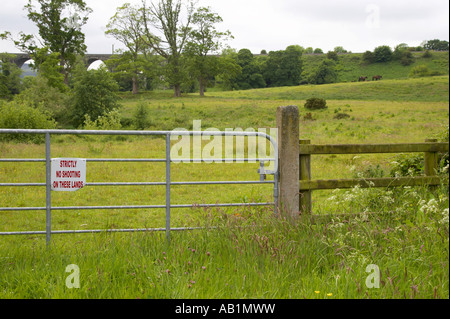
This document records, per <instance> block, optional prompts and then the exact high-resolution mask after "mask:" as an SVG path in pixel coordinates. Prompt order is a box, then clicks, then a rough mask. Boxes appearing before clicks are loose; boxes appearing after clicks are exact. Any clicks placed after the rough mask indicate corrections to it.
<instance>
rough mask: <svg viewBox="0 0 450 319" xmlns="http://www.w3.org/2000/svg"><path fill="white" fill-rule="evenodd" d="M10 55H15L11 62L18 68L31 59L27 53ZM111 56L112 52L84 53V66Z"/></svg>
mask: <svg viewBox="0 0 450 319" xmlns="http://www.w3.org/2000/svg"><path fill="white" fill-rule="evenodd" d="M11 55H14V56H15V57H14V58H13V59H12V62H14V63H15V64H16V65H17V66H18V67H19V68H21V67H22V66H23V64H24V63H25V62H27V61H28V60H30V59H31V56H30V55H29V54H28V53H11ZM111 56H112V54H85V55H84V60H85V63H86V66H90V65H91V64H92V63H93V62H95V61H97V60H100V61H103V62H105V61H106V60H108V59H110V58H111Z"/></svg>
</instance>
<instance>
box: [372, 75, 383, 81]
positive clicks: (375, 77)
mask: <svg viewBox="0 0 450 319" xmlns="http://www.w3.org/2000/svg"><path fill="white" fill-rule="evenodd" d="M381 78H382V76H381V75H375V76H373V77H372V81H378V80H381Z"/></svg>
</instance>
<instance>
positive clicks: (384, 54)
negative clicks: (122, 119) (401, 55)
mask: <svg viewBox="0 0 450 319" xmlns="http://www.w3.org/2000/svg"><path fill="white" fill-rule="evenodd" d="M392 54H393V52H392V49H391V48H390V47H389V46H387V45H382V46H379V47H377V48H375V50H374V51H373V55H374V62H389V61H391V60H392Z"/></svg>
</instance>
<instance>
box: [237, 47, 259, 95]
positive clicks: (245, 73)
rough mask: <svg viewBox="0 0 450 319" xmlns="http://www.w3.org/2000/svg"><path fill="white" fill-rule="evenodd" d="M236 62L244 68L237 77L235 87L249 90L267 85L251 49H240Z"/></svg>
mask: <svg viewBox="0 0 450 319" xmlns="http://www.w3.org/2000/svg"><path fill="white" fill-rule="evenodd" d="M236 62H237V64H238V65H239V66H240V67H241V68H242V72H241V73H240V74H239V75H238V76H237V77H236V78H235V80H234V85H233V88H235V89H239V90H248V89H256V88H263V87H265V86H266V83H265V81H264V77H263V76H262V74H261V73H262V71H261V68H260V67H259V65H258V64H257V63H256V61H255V58H254V56H253V53H252V52H251V51H250V50H249V49H241V50H239V52H238V54H237V56H236Z"/></svg>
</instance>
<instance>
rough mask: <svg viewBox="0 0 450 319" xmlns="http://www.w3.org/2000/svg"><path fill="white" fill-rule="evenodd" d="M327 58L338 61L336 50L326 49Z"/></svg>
mask: <svg viewBox="0 0 450 319" xmlns="http://www.w3.org/2000/svg"><path fill="white" fill-rule="evenodd" d="M327 59H330V60H334V61H338V60H339V58H338V54H337V52H336V51H328V52H327Z"/></svg>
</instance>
